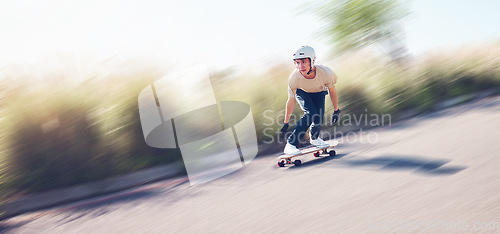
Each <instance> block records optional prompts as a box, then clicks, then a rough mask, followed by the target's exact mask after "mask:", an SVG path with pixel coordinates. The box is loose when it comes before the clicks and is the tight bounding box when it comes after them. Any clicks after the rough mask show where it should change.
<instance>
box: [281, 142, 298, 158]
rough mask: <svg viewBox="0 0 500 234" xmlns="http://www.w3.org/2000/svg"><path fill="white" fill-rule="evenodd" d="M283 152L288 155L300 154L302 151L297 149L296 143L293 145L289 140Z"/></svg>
mask: <svg viewBox="0 0 500 234" xmlns="http://www.w3.org/2000/svg"><path fill="white" fill-rule="evenodd" d="M283 153H285V154H286V155H298V154H301V153H302V151H300V150H299V149H297V147H295V145H292V144H290V143H288V142H287V143H286V145H285V149H284V150H283Z"/></svg>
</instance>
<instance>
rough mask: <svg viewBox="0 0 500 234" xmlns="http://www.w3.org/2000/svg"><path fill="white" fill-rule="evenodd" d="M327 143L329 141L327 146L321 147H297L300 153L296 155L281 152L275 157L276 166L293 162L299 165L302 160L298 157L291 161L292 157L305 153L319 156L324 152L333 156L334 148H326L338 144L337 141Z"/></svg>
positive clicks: (334, 153)
mask: <svg viewBox="0 0 500 234" xmlns="http://www.w3.org/2000/svg"><path fill="white" fill-rule="evenodd" d="M328 143H329V146H327V147H323V148H320V147H316V146H314V145H310V146H306V147H302V148H299V150H300V151H302V153H301V154H297V155H288V154H285V153H281V154H279V155H278V156H277V158H278V160H279V161H278V166H279V167H284V166H285V164H294V165H295V166H300V165H301V164H302V161H301V160H300V159H296V160H294V161H293V162H292V158H295V157H299V156H302V155H305V154H310V153H313V155H314V157H320V156H321V155H325V154H326V155H328V156H331V157H334V156H335V155H336V152H335V150H333V149H332V150H328V149H330V148H333V147H335V146H337V145H339V142H338V141H332V142H328Z"/></svg>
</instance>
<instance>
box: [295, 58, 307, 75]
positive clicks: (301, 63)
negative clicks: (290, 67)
mask: <svg viewBox="0 0 500 234" xmlns="http://www.w3.org/2000/svg"><path fill="white" fill-rule="evenodd" d="M293 61H294V63H295V67H296V68H297V69H299V71H300V72H308V71H309V69H310V68H311V61H309V58H303V59H294V60H293Z"/></svg>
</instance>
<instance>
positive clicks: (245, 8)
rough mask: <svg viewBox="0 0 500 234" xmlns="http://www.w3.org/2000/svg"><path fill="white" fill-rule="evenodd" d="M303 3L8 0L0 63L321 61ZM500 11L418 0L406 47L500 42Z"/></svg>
mask: <svg viewBox="0 0 500 234" xmlns="http://www.w3.org/2000/svg"><path fill="white" fill-rule="evenodd" d="M304 2H305V1H299V0H274V1H269V0H247V1H234V0H211V1H203V0H182V1H164V0H107V1H100V0H81V1H67V0H45V1H44V0H16V1H10V0H0V29H1V30H0V41H1V43H0V62H6V61H7V62H9V61H26V62H29V63H37V61H42V60H47V59H50V58H51V55H52V54H54V53H63V54H64V53H67V54H74V55H82V54H84V55H85V56H90V57H92V56H93V57H95V58H100V59H105V58H108V57H111V56H113V55H114V56H122V57H136V58H137V57H138V58H142V57H144V58H148V59H149V60H156V61H160V63H163V62H164V63H165V64H166V65H169V66H171V65H174V66H177V65H178V66H184V65H188V64H194V63H205V64H206V65H207V66H208V67H221V68H222V67H226V66H242V67H244V66H245V65H248V64H266V63H268V62H269V61H273V60H274V61H277V60H285V59H288V58H289V56H291V54H292V53H293V52H294V50H295V49H296V48H298V47H299V46H300V45H304V44H309V45H311V46H313V47H314V48H315V49H316V51H317V54H318V60H319V61H321V58H322V57H326V54H325V53H326V50H327V48H328V46H327V45H326V44H325V42H324V41H321V40H320V39H318V38H317V37H316V36H315V35H314V32H316V31H317V30H318V28H319V27H320V26H321V24H322V22H319V21H318V19H317V18H316V17H314V16H312V15H310V14H299V13H298V12H299V10H298V8H299V6H300V5H302V4H304ZM498 9H500V1H498V0H478V1H470V0H440V1H433V0H414V1H413V2H412V10H413V17H412V18H410V19H409V20H408V21H407V22H406V24H404V27H405V31H406V39H407V40H406V41H407V43H408V47H409V48H410V50H411V51H412V52H414V53H416V54H419V53H422V52H425V51H427V50H430V49H433V48H438V47H441V46H445V45H446V46H448V45H460V44H464V43H469V42H476V43H482V42H486V41H489V40H492V39H496V40H498V39H499V38H500V27H498V23H499V22H500V14H498ZM167 63H168V64H167ZM0 66H1V64H0Z"/></svg>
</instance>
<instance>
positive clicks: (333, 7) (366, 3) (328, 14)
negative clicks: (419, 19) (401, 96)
mask: <svg viewBox="0 0 500 234" xmlns="http://www.w3.org/2000/svg"><path fill="white" fill-rule="evenodd" d="M308 9H309V10H313V12H314V13H315V14H317V15H319V17H320V18H321V19H322V20H324V21H326V24H325V26H324V27H323V28H322V29H321V34H323V35H324V36H325V37H326V38H327V40H328V41H329V42H333V43H334V44H335V50H336V52H341V53H342V52H346V51H349V50H356V49H360V48H363V47H366V46H369V45H372V44H375V43H376V44H377V45H378V46H380V48H382V49H383V51H384V53H386V54H387V55H388V56H389V57H390V58H391V59H392V60H393V61H396V62H401V61H402V60H404V59H405V58H407V57H408V55H409V54H408V50H407V48H406V45H405V43H404V41H403V40H402V34H403V31H402V29H401V28H400V27H399V26H398V22H399V21H401V20H402V19H403V18H405V17H406V16H408V14H409V10H408V8H407V7H406V4H404V2H403V1H401V0H327V1H324V2H323V3H319V4H317V5H314V6H313V7H311V8H308Z"/></svg>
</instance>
